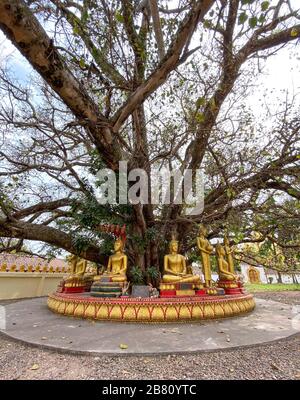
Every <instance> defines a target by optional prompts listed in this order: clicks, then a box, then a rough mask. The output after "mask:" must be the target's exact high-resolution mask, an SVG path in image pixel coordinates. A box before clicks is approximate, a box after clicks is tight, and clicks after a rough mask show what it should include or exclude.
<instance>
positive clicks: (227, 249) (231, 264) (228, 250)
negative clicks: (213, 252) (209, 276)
mask: <svg viewBox="0 0 300 400" xmlns="http://www.w3.org/2000/svg"><path fill="white" fill-rule="evenodd" d="M224 250H225V254H226V259H227V262H228V269H229V272H231V273H232V274H234V273H235V271H234V262H233V256H232V254H233V250H232V248H231V247H230V244H229V240H228V237H227V236H225V237H224Z"/></svg>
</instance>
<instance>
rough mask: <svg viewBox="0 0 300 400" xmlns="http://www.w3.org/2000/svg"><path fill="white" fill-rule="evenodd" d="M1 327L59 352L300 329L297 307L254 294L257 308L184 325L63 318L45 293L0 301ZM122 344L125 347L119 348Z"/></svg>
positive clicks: (141, 349) (231, 342)
mask: <svg viewBox="0 0 300 400" xmlns="http://www.w3.org/2000/svg"><path fill="white" fill-rule="evenodd" d="M1 316H2V318H0V332H2V333H3V334H5V335H6V336H8V337H10V338H13V339H15V340H19V341H21V342H23V343H26V344H31V345H34V346H38V347H40V348H47V349H52V350H55V351H60V352H62V353H64V352H67V353H74V354H91V355H95V356H96V355H97V356H101V355H117V356H120V355H122V356H124V355H140V356H145V355H154V354H155V355H159V354H160V355H163V354H176V353H178V354H180V353H181V354H184V353H194V352H202V351H217V350H226V349H227V350H228V349H232V348H236V347H243V346H254V345H258V344H262V343H266V342H271V341H274V340H279V339H284V338H287V337H289V336H291V335H294V334H296V333H297V332H300V322H299V321H300V318H299V317H300V315H299V310H298V309H296V308H295V306H294V307H293V306H290V305H287V304H283V303H279V302H275V301H270V300H262V299H256V307H255V310H254V311H253V312H251V313H249V314H246V315H244V316H239V317H237V318H223V319H220V320H206V321H202V322H197V323H186V324H139V325H137V324H131V323H124V322H122V323H118V322H107V321H106V322H97V321H96V322H95V321H91V320H84V319H78V318H67V317H64V316H63V315H60V314H55V313H53V312H51V311H50V310H49V309H48V308H47V300H46V298H37V299H31V300H22V301H18V302H16V303H13V304H8V305H6V306H4V307H3V306H2V307H1V306H0V317H1ZM121 344H126V345H127V346H128V347H127V348H126V349H124V348H123V349H122V348H121V347H120V345H121Z"/></svg>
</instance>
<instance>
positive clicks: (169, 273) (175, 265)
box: [162, 239, 201, 285]
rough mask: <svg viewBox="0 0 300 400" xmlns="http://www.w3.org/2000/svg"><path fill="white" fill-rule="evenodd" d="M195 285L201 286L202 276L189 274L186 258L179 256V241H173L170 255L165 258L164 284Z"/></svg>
mask: <svg viewBox="0 0 300 400" xmlns="http://www.w3.org/2000/svg"><path fill="white" fill-rule="evenodd" d="M183 282H185V283H193V284H195V285H197V284H199V285H200V284H201V280H200V276H197V275H193V274H189V273H187V267H186V261H185V257H184V256H182V255H181V254H178V241H177V240H174V239H173V240H171V242H170V254H166V255H165V258H164V272H163V277H162V283H183Z"/></svg>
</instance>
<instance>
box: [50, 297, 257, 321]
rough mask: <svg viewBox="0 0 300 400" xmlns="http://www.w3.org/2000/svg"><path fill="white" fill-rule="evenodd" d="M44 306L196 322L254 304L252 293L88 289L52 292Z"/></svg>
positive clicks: (109, 317) (117, 317)
mask: <svg viewBox="0 0 300 400" xmlns="http://www.w3.org/2000/svg"><path fill="white" fill-rule="evenodd" d="M48 307H49V308H50V309H51V310H52V311H54V312H56V313H59V314H63V315H66V316H72V317H80V318H88V319H93V320H99V321H118V322H140V323H159V322H197V321H202V320H206V319H215V318H224V317H233V316H237V315H241V314H245V313H247V312H250V311H252V310H253V309H254V307H255V302H254V299H253V296H252V294H235V295H222V296H220V295H215V296H192V297H189V296H186V297H172V298H122V297H120V298H103V297H101V298H96V297H92V296H91V295H90V294H89V293H84V294H83V293H81V294H68V293H54V294H52V295H50V296H49V298H48Z"/></svg>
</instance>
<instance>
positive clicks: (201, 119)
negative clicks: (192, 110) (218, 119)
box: [195, 112, 205, 124]
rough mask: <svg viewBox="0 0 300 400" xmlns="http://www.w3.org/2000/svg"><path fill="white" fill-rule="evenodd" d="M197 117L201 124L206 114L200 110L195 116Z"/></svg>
mask: <svg viewBox="0 0 300 400" xmlns="http://www.w3.org/2000/svg"><path fill="white" fill-rule="evenodd" d="M195 119H196V121H197V122H199V124H201V123H202V122H204V121H205V116H204V114H203V113H200V112H198V113H197V114H196V116H195Z"/></svg>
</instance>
